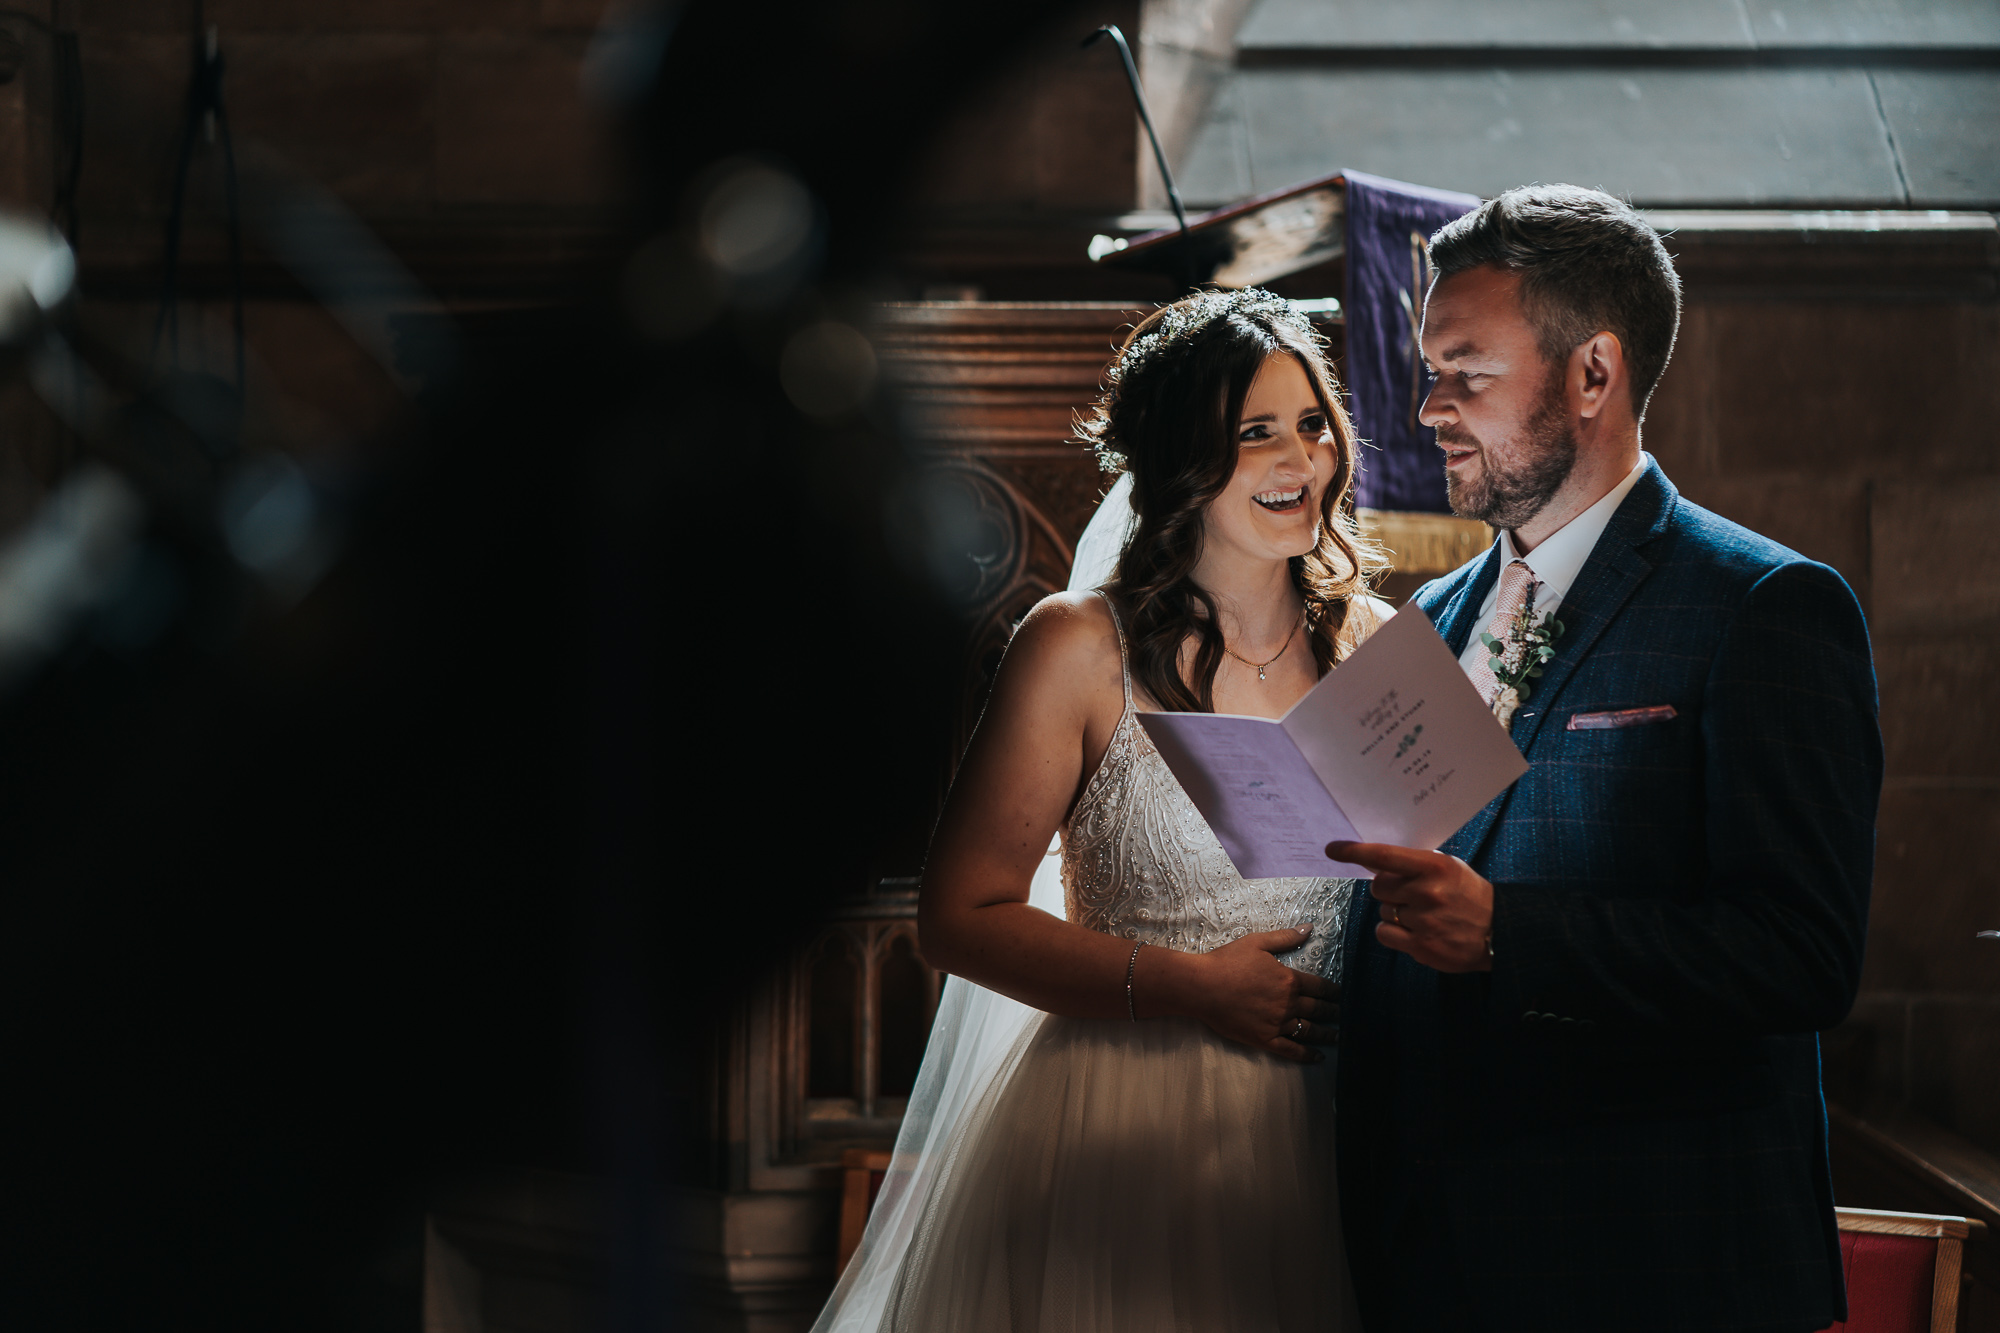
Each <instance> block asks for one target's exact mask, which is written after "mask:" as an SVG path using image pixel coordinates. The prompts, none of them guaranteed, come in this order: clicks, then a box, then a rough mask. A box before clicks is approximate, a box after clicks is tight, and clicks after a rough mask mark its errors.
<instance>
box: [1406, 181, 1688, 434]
mask: <svg viewBox="0 0 2000 1333" xmlns="http://www.w3.org/2000/svg"><path fill="white" fill-rule="evenodd" d="M1430 257H1431V264H1432V265H1433V266H1434V267H1435V269H1436V270H1437V276H1438V277H1440V278H1442V277H1448V276H1450V275H1451V274H1453V273H1458V272H1461V271H1463V270H1465V269H1469V268H1477V267H1479V266H1480V265H1482V264H1492V265H1495V266H1496V267H1499V268H1502V269H1506V270H1509V271H1512V272H1515V273H1519V274H1520V275H1521V303H1522V305H1523V307H1524V309H1523V313H1524V314H1525V315H1526V316H1527V319H1528V323H1529V324H1530V325H1532V326H1533V327H1534V329H1535V333H1536V336H1537V339H1538V341H1539V343H1540V346H1541V353H1542V359H1543V360H1545V361H1547V362H1549V363H1551V364H1552V365H1553V364H1560V363H1561V362H1562V360H1563V359H1564V358H1566V357H1567V356H1568V355H1569V353H1570V351H1571V350H1572V349H1574V348H1575V347H1576V346H1577V345H1578V344H1580V343H1582V342H1584V341H1585V340H1587V339H1589V338H1590V337H1591V336H1592V335H1594V334H1596V333H1598V332H1600V331H1603V330H1607V329H1608V330H1610V331H1611V332H1612V333H1614V334H1616V335H1617V337H1618V341H1619V343H1620V344H1621V345H1622V346H1623V347H1624V349H1625V367H1626V371H1627V373H1628V374H1629V375H1630V376H1631V380H1632V410H1633V413H1634V414H1635V415H1636V416H1638V417H1640V418H1641V419H1643V418H1644V417H1645V415H1646V403H1647V401H1648V400H1649V399H1650V398H1651V397H1652V396H1653V386H1654V385H1656V384H1658V383H1659V382H1660V373H1661V372H1662V371H1664V370H1665V369H1666V368H1667V358H1668V357H1669V356H1670V355H1672V353H1673V350H1674V334H1675V332H1676V331H1678V329H1679V328H1680V322H1681V280H1680V275H1678V274H1677V273H1675V272H1674V261H1673V258H1672V256H1670V255H1668V254H1667V247H1666V246H1664V245H1662V244H1661V243H1660V235H1659V233H1658V232H1656V231H1654V230H1653V229H1652V228H1651V227H1650V226H1648V225H1647V224H1646V220H1645V219H1644V218H1642V217H1640V216H1639V214H1638V213H1637V212H1636V211H1635V210H1634V209H1633V208H1632V206H1631V205H1630V204H1627V203H1625V202H1624V201H1623V200H1621V199H1617V198H1614V197H1612V196H1611V195H1608V194H1605V193H1604V192H1603V191H1602V190H1586V189H1582V188H1580V187H1578V186H1575V185H1524V186H1521V187H1520V188H1519V189H1513V190H1509V191H1507V192H1506V193H1505V194H1502V195H1497V196H1495V197H1494V198H1492V199H1488V200H1487V201H1486V202H1485V203H1483V204H1481V205H1480V206H1479V207H1477V208H1475V209H1473V210H1472V211H1471V212H1470V213H1467V214H1466V215H1465V216H1463V217H1461V218H1456V219H1454V220H1452V221H1451V222H1447V223H1446V224H1445V225H1444V226H1442V227H1440V228H1439V229H1438V231H1437V233H1436V234H1435V235H1433V236H1432V237H1431V244H1430Z"/></svg>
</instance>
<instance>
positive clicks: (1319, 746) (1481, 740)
mask: <svg viewBox="0 0 2000 1333" xmlns="http://www.w3.org/2000/svg"><path fill="white" fill-rule="evenodd" d="M1139 724H1140V725H1141V726H1143V727H1145V729H1146V733H1147V735H1149V736H1151V737H1152V738H1153V744H1154V745H1155V746H1156V747H1157V748H1158V749H1159V751H1160V755H1161V757H1162V758H1164V759H1165V760H1166V761H1167V767H1168V768H1170V769H1172V770H1173V773H1174V776H1175V777H1176V778H1178V779H1180V784H1181V786H1182V787H1184V788H1186V789H1187V794H1188V796H1189V797H1190V798H1191V799H1192V800H1193V801H1194V803H1195V808H1196V809H1198V810H1200V811H1201V813H1202V816H1203V818H1205V819H1207V820H1208V826H1209V827H1210V828H1211V829H1213V830H1215V836H1216V838H1217V840H1218V841H1220V842H1221V843H1222V847H1223V850H1224V851H1226V852H1228V853H1229V859H1230V860H1231V861H1233V862H1234V863H1235V865H1236V873H1237V874H1239V875H1241V876H1243V878H1245V879H1273V878H1277V877H1279V876H1312V877H1317V878H1343V877H1348V876H1353V877H1358V878H1363V879H1367V878H1371V877H1372V876H1373V873H1374V872H1372V871H1370V870H1367V869H1365V868H1363V867H1361V866H1353V865H1347V864H1345V863H1344V862H1340V861H1332V860H1329V859H1328V858H1327V855H1326V845H1327V844H1328V843H1329V842H1335V841H1339V840H1343V839H1345V840H1350V841H1354V842H1386V843H1394V844H1396V845H1397V846H1399V847H1422V848H1427V849H1428V848H1434V847H1436V846H1437V845H1438V844H1439V843H1441V842H1443V841H1444V840H1445V839H1446V838H1448V837H1450V836H1451V835H1452V834H1453V833H1455V832H1457V831H1458V829H1459V826H1460V825H1462V824H1464V823H1465V821H1466V820H1468V819H1470V818H1472V816H1473V815H1475V814H1477V813H1479V811H1480V809H1481V808H1482V807H1484V806H1485V804H1486V803H1487V802H1488V801H1490V800H1492V799H1493V798H1494V797H1495V796H1498V795H1499V794H1500V793H1501V792H1503V791H1505V790H1506V789H1507V784H1509V783H1510V782H1512V781H1514V779H1516V778H1518V777H1520V776H1521V775H1522V774H1523V773H1525V772H1527V771H1528V763H1527V761H1526V760H1525V759H1523V758H1522V757H1521V752H1520V751H1519V750H1518V749H1516V748H1515V747H1514V742H1513V741H1512V740H1511V739H1510V738H1509V737H1508V735H1507V733H1506V731H1504V730H1503V729H1502V728H1501V726H1500V723H1499V721H1498V720H1497V719H1496V718H1495V717H1494V716H1493V713H1492V711H1491V710H1490V709H1489V708H1487V706H1486V704H1485V702H1484V701H1483V700H1482V699H1480V697H1479V691H1478V690H1476V689H1474V688H1473V686H1472V682H1471V681H1469V680H1467V679H1466V677H1465V672H1464V671H1463V670H1462V669H1461V668H1460V667H1459V664H1458V660H1457V659H1456V658H1454V657H1453V656H1452V655H1451V650H1450V649H1449V648H1447V647H1445V643H1444V640H1443V639H1441V638H1439V637H1438V632H1437V630H1436V628H1435V627H1433V626H1432V624H1431V622H1430V619H1429V618H1428V617H1427V616H1425V615H1424V613H1423V612H1422V611H1419V610H1416V609H1415V608H1411V609H1410V610H1407V611H1404V612H1401V613H1400V614H1398V615H1395V616H1392V617H1390V619H1389V623H1388V624H1386V625H1384V626H1382V627H1381V628H1380V629H1378V630H1376V631H1375V633H1374V634H1372V635H1370V636H1369V638H1368V639H1367V641H1366V642H1364V643H1363V644H1362V645H1361V647H1360V648H1358V649H1356V650H1355V651H1354V653H1353V654H1352V655H1350V656H1349V657H1348V659H1347V660H1346V661H1345V662H1342V663H1341V664H1340V665H1339V666H1338V667H1337V668H1335V669H1334V670H1332V671H1329V672H1328V673H1327V674H1326V677H1325V678H1324V679H1323V680H1321V681H1320V683H1319V684H1317V685H1315V686H1313V688H1312V690H1311V691H1310V692H1309V693H1307V695H1306V697H1305V698H1303V699H1301V700H1299V701H1298V702H1297V703H1295V704H1293V705H1292V707H1291V709H1290V711H1288V712H1287V713H1286V714H1285V715H1284V716H1283V717H1282V718H1277V719H1272V718H1267V717H1241V716H1238V715H1236V714H1233V713H1141V714H1139Z"/></svg>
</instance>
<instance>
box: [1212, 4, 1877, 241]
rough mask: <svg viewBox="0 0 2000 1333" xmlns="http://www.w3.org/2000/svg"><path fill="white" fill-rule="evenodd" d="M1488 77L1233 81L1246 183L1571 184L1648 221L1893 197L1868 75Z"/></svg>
mask: <svg viewBox="0 0 2000 1333" xmlns="http://www.w3.org/2000/svg"><path fill="white" fill-rule="evenodd" d="M1394 8H1395V6H1387V7H1384V9H1385V12H1386V11H1387V10H1393V9H1394ZM1252 54H1253V53H1251V52H1249V51H1245V52H1244V53H1243V57H1242V59H1243V60H1244V61H1245V62H1248V61H1249V58H1250V57H1251V55H1252ZM1494 66H1495V67H1493V68H1487V69H1457V68H1443V69H1410V68H1407V67H1404V68H1396V67H1393V66H1389V67H1381V68H1355V69H1343V70H1341V71H1340V73H1339V75H1338V77H1328V75H1327V72H1326V71H1323V70H1314V69H1298V68H1285V67H1282V66H1277V67H1272V68H1238V69H1237V70H1236V71H1235V72H1234V74H1233V76H1232V78H1231V80H1230V81H1231V82H1232V83H1233V84H1234V85H1235V87H1236V89H1237V91H1238V93H1239V95H1240V96H1241V98H1242V100H1243V106H1244V109H1245V114H1246V119H1247V122H1248V125H1249V133H1250V143H1251V145H1252V161H1251V168H1252V181H1251V184H1252V186H1253V188H1255V189H1257V190H1259V191H1263V190H1275V189H1281V188H1283V187H1284V186H1287V185H1291V184H1293V183H1295V182H1297V181H1301V180H1310V179H1311V178H1313V177H1314V176H1323V175H1327V174H1329V173H1331V172H1334V171H1339V170H1343V169H1347V168H1352V169H1354V170H1358V171H1371V172H1377V173H1379V174H1381V175H1384V176H1389V177H1391V178H1394V179H1398V180H1407V181H1413V182H1415V183H1417V184H1420V185H1435V186H1440V187H1443V188H1447V189H1454V190H1465V191H1468V192H1470V193H1474V194H1480V195H1486V196H1491V195H1494V194H1498V193H1500V192H1501V191H1502V190H1506V189H1510V188H1512V187H1514V186H1516V185H1525V184H1527V183H1528V182H1529V181H1536V180H1542V181H1569V182H1572V183H1575V184H1579V185H1590V186H1596V187H1598V188H1601V189H1605V190H1609V191H1611V192H1612V193H1614V194H1617V195H1620V196H1623V197H1630V198H1634V199H1638V200H1643V201H1645V202H1646V203H1647V205H1648V206H1651V207H1665V206H1668V205H1672V204H1686V205H1688V206H1691V207H1693V206H1701V207H1712V206H1714V205H1715V204H1716V203H1717V202H1727V203H1729V204H1731V205H1737V206H1753V205H1754V206H1790V205H1795V204H1806V205H1808V206H1817V207H1825V208H1842V207H1852V206H1853V201H1854V200H1857V199H1879V200H1883V201H1885V202H1886V201H1890V200H1896V201H1900V200H1901V198H1902V182H1901V179H1900V178H1899V177H1898V176H1897V174H1896V167H1895V162H1894V160H1893V159H1892V158H1891V156H1890V154H1889V149H1888V143H1887V141H1886V140H1885V139H1884V138H1883V136H1882V133H1881V121H1880V116H1879V114H1878V112H1877V110H1876V106H1875V95H1874V90H1873V88H1872V86H1871V85H1870V84H1869V82H1868V78H1867V75H1866V73H1865V72H1864V71H1862V70H1858V69H1698V68H1693V69H1671V68H1650V69H1649V68H1631V69H1606V68H1595V69H1550V68H1546V67H1542V68H1538V67H1535V66H1532V65H1527V64H1523V65H1519V66H1516V67H1514V68H1512V69H1509V68H1507V67H1506V57H1505V54H1504V53H1496V54H1495V57H1494ZM1579 125H1589V126H1590V127H1591V132H1590V133H1587V134H1579V133H1577V129H1576V127H1577V126H1579Z"/></svg>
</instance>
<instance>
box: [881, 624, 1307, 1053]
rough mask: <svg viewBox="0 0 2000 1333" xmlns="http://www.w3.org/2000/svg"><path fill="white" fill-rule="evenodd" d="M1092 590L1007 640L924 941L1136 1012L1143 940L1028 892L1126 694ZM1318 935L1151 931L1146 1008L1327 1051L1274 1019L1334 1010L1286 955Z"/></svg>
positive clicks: (961, 967) (946, 820)
mask: <svg viewBox="0 0 2000 1333" xmlns="http://www.w3.org/2000/svg"><path fill="white" fill-rule="evenodd" d="M1094 600H1095V599H1094V598H1089V597H1087V596H1082V595H1068V594H1063V595H1058V596H1055V597H1051V598H1049V599H1047V600H1045V601H1044V602H1042V604H1041V605H1040V606H1038V607H1036V608H1035V610H1034V611H1033V612H1032V613H1030V614H1029V616H1028V618H1027V620H1026V621H1024V622H1023V623H1022V625H1021V628H1020V630H1019V631H1018V632H1017V633H1016V634H1015V636H1014V640H1013V642H1012V643H1011V644H1010V645H1009V646H1008V648H1007V654H1006V657H1005V659H1004V660H1003V661H1002V662H1001V665H1000V670H999V673H998V675H997V677H996V678H995V680H994V683H993V692H992V695H991V696H990V698H989V699H988V701H987V705H986V711H985V714H984V715H983V716H982V717H981V718H980V721H979V727H978V730H977V731H976V732H974V734H973V738H972V743H971V745H970V746H969V747H968V748H967V750H966V753H965V760H964V762H963V763H962V764H961V765H960V767H959V770H958V777H957V779H956V780H955V781H954V782H953V783H952V789H951V795H950V798H949V799H948V800H947V801H946V803H945V809H944V814H943V817H942V818H941V819H940V820H939V822H938V828H937V833H936V836H935V837H934V838H933V839H932V842H931V850H930V856H929V859H928V863H927V865H926V867H925V870H924V882H923V894H922V897H921V900H920V907H919V928H920V931H921V936H922V942H923V949H924V955H925V957H926V958H928V959H929V961H930V962H931V964H932V965H933V966H935V967H937V968H939V969H941V970H943V971H946V972H951V973H954V974H956V975H959V976H963V977H965V978H967V979H968V980H971V981H975V982H978V983H979V984H980V985H982V986H985V987H988V988H989V989H992V990H996V991H999V992H1001V993H1002V994H1004V995H1010V996H1012V997H1014V998H1015V999H1017V1000H1020V1001H1021V1002H1023V1003H1024V1004H1029V1005H1032V1006H1034V1007H1035V1008H1037V1009H1042V1010H1045V1011H1047V1012H1049V1013H1055V1014H1065V1015H1069V1016H1072V1017H1077V1018H1124V1017H1126V1016H1127V1014H1126V999H1125V978H1126V968H1127V966H1128V965H1129V964H1130V963H1131V962H1132V943H1131V942H1130V941H1127V940H1120V939H1117V938H1115V937H1113V936H1110V935H1106V934H1102V933H1100V932H1098V931H1094V930H1089V929H1086V928H1085V927H1083V926H1079V925H1075V924H1073V923H1071V922H1067V921H1063V920H1060V919H1058V918H1056V917H1053V916H1050V915H1049V914H1048V913H1046V912H1043V911H1041V910H1039V909H1037V908H1033V907H1030V906H1029V905H1028V886H1029V882H1030V880H1031V879H1032V878H1033V876H1034V872H1035V867H1036V865H1037V864H1038V863H1039V862H1040V861H1041V859H1042V857H1043V856H1044V855H1046V854H1047V851H1048V846H1049V839H1050V837H1051V836H1052V835H1053V834H1054V833H1055V831H1056V828H1057V826H1058V825H1060V824H1061V822H1062V819H1063V816H1064V814H1065V813H1066V812H1067V811H1068V809H1069V806H1070V803H1071V801H1072V800H1074V799H1075V797H1076V794H1077V790H1078V788H1079V786H1080V785H1081V784H1082V781H1083V778H1084V764H1085V762H1086V759H1088V760H1091V761H1094V760H1095V759H1096V758H1097V755H1096V753H1090V752H1087V748H1086V747H1087V742H1088V741H1093V740H1094V741H1096V742H1097V746H1096V748H1097V749H1098V750H1100V751H1101V749H1102V748H1103V742H1105V741H1107V740H1108V739H1109V736H1110V731H1111V727H1112V726H1115V724H1116V719H1117V718H1118V716H1119V714H1120V712H1121V710H1122V708H1123V702H1124V696H1123V690H1122V687H1121V685H1120V673H1119V667H1118V646H1117V640H1116V638H1115V637H1114V631H1113V629H1112V627H1111V623H1110V620H1109V618H1108V616H1107V615H1106V613H1105V612H1104V611H1103V610H1102V609H1101V606H1092V605H1090V602H1091V601H1094ZM1093 718H1094V719H1095V720H1096V721H1097V723H1098V726H1097V728H1096V730H1097V732H1098V733H1100V734H1098V735H1096V736H1092V734H1091V732H1092V727H1091V723H1092V720H1093ZM1304 938H1305V932H1304V931H1300V930H1279V931H1266V932H1263V933H1262V934H1258V935H1251V936H1246V937H1245V938H1244V939H1241V940H1238V941H1237V942H1235V943H1234V944H1231V945H1228V946H1225V947H1224V948H1221V949H1218V950H1215V951H1214V952H1212V953H1206V954H1187V953H1179V952H1176V951H1174V950H1171V949H1166V948H1161V947H1157V946H1153V945H1148V946H1147V947H1145V948H1144V949H1142V950H1140V951H1139V957H1138V963H1137V967H1136V970H1135V972H1134V974H1133V996H1132V998H1133V1003H1134V1006H1135V1008H1136V1011H1137V1014H1138V1016H1139V1017H1141V1018H1158V1017H1187V1018H1195V1019H1198V1020H1200V1021H1202V1022H1204V1023H1206V1024H1208V1026H1210V1027H1212V1028H1214V1029H1215V1030H1216V1031H1217V1032H1219V1033H1221V1034H1222V1035H1223V1036H1225V1037H1229V1038H1231V1039H1232V1040H1236V1041H1241V1042H1244V1043H1246V1044H1248V1045H1253V1046H1257V1047H1260V1048H1262V1049H1265V1050H1269V1051H1271V1052H1273V1053H1274V1054H1279V1055H1283V1056H1286V1057H1288V1058H1292V1059H1305V1058H1317V1053H1316V1052H1311V1051H1309V1050H1308V1049H1307V1048H1306V1047H1305V1046H1302V1045H1300V1044H1298V1043H1296V1042H1293V1041H1290V1040H1286V1039H1284V1038H1282V1037H1279V1036H1277V1035H1276V1034H1277V1033H1278V1032H1279V1031H1280V1030H1283V1029H1287V1028H1288V1027H1289V1026H1290V1025H1291V1024H1292V1022H1293V1020H1294V1019H1297V1018H1305V1019H1307V1020H1308V1021H1309V1022H1311V1023H1313V1024H1315V1025H1323V1024H1325V1023H1326V1022H1327V1021H1329V1020H1330V1019H1331V1018H1332V1017H1333V1014H1334V1008H1333V1006H1332V1005H1331V1004H1330V1003H1328V1001H1330V1000H1331V999H1332V998H1333V995H1334V994H1335V991H1334V988H1333V987H1332V985H1331V983H1328V982H1326V981H1324V980H1322V979H1321V978H1319V977H1316V976H1310V975H1308V974H1305V973H1301V972H1296V971H1294V970H1293V969H1291V968H1288V967H1286V966H1285V965H1284V964H1282V963H1280V962H1278V960H1277V959H1276V958H1274V957H1272V954H1273V953H1274V952H1277V951H1281V950H1285V949H1290V948H1294V947H1296V946H1297V945H1298V944H1299V943H1300V942H1301V941H1302V940H1303V939H1304ZM1304 1035H1305V1039H1306V1040H1307V1041H1313V1040H1329V1039H1330V1037H1331V1031H1330V1029H1329V1028H1327V1027H1325V1026H1316V1027H1315V1028H1314V1029H1311V1030H1308V1031H1307V1032H1306V1033H1305V1034H1304Z"/></svg>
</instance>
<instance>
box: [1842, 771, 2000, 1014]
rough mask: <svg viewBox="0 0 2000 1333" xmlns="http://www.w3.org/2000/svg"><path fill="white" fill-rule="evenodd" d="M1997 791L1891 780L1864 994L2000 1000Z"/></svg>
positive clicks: (1879, 836) (1880, 833) (1878, 851)
mask: <svg viewBox="0 0 2000 1333" xmlns="http://www.w3.org/2000/svg"><path fill="white" fill-rule="evenodd" d="M1996 864H2000V788H1996V787H1993V786H1943V785H1925V786H1909V785H1902V784H1899V783H1891V784H1890V785H1889V787H1888V789H1887V790H1886V791H1884V792H1883V794H1882V813H1881V818H1880V821H1879V822H1878V824H1877V826H1876V848H1875V894H1874V902H1873V905H1872V907H1871V909H1870V913H1869V924H1868V958H1867V964H1866V966H1865V968H1864V970H1863V975H1862V989H1863V990H1869V991H1905V992H1937V991H1950V992H1955V993H1958V994H1961V995H1981V996H1988V997H1995V996H2000V957H1996V956H1995V955H2000V945H1996V944H1995V943H1994V942H1993V941H1992V940H1982V939H1976V938H1974V936H1975V935H1976V933H1977V932H1978V931H1980V930H1992V929H2000V890H1996V889H1995V880H1994V873H1993V867H1994V866H1995V865H1996Z"/></svg>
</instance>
